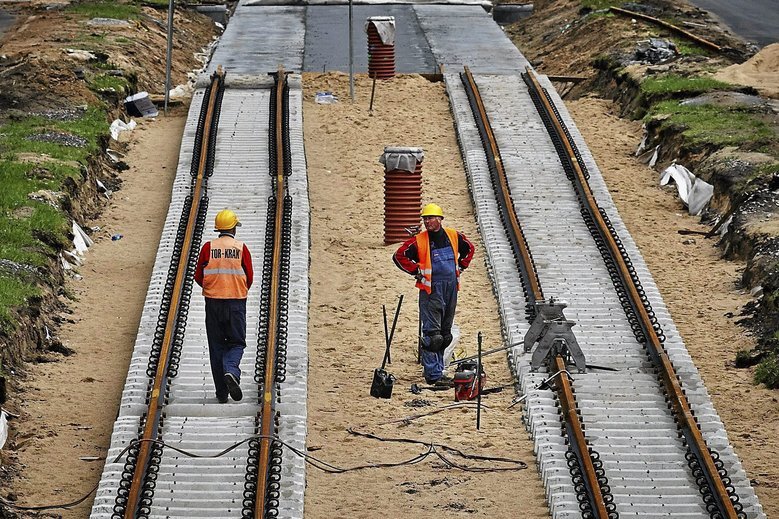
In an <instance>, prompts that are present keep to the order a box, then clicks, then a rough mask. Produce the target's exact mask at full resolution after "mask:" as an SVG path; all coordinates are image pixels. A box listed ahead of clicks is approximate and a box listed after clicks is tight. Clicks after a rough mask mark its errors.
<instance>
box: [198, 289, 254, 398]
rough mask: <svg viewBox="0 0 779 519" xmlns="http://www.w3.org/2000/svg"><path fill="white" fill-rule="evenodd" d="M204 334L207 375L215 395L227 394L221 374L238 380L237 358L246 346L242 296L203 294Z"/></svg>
mask: <svg viewBox="0 0 779 519" xmlns="http://www.w3.org/2000/svg"><path fill="white" fill-rule="evenodd" d="M206 334H207V335H208V354H209V357H210V359H211V375H212V376H213V377H214V386H215V387H216V396H217V398H227V393H228V392H227V385H226V384H225V381H224V377H225V374H226V373H231V374H232V375H233V376H234V377H235V379H236V380H237V381H239V382H240V380H241V358H242V357H243V350H244V348H245V347H246V299H212V298H209V297H207V298H206Z"/></svg>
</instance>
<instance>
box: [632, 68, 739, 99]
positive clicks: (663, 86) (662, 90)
mask: <svg viewBox="0 0 779 519" xmlns="http://www.w3.org/2000/svg"><path fill="white" fill-rule="evenodd" d="M734 88H735V87H734V86H733V85H730V84H728V83H723V82H722V81H717V80H716V79H712V78H706V77H682V76H678V75H675V74H669V75H667V76H658V77H650V78H647V79H645V80H644V81H642V82H641V85H640V89H641V93H642V94H643V95H645V96H647V97H653V98H656V97H666V98H667V97H671V96H675V95H678V94H685V95H693V96H694V95H699V94H704V93H706V92H711V91H712V90H732V89H734Z"/></svg>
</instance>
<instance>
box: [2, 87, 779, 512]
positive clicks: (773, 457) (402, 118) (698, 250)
mask: <svg viewBox="0 0 779 519" xmlns="http://www.w3.org/2000/svg"><path fill="white" fill-rule="evenodd" d="M304 87H305V101H304V118H305V120H304V125H305V137H306V154H307V160H308V168H309V181H310V198H311V208H312V219H311V234H312V236H311V238H312V251H311V306H310V309H309V311H310V325H309V330H310V335H309V341H310V342H309V347H310V365H309V383H310V387H309V395H310V399H309V424H308V429H309V438H308V448H309V451H310V452H311V453H312V454H315V455H317V456H319V457H321V458H323V459H326V460H328V461H330V462H333V463H335V464H337V465H344V466H349V465H355V464H360V463H365V462H385V461H396V460H400V459H405V458H409V457H411V456H413V455H415V454H417V453H419V452H420V449H418V448H409V447H399V446H398V445H396V444H389V443H378V442H375V441H372V440H367V439H362V438H355V437H353V436H351V435H349V434H348V432H347V431H346V429H347V428H348V427H355V428H359V429H360V430H370V431H372V432H374V433H376V434H378V435H380V436H386V437H404V438H417V439H422V440H432V441H437V442H440V443H444V444H448V445H451V446H453V447H457V448H461V449H463V450H465V451H467V452H469V453H475V454H482V455H494V456H505V457H510V458H514V459H517V460H522V461H524V462H526V463H528V465H529V469H526V470H519V471H514V472H500V473H471V472H463V471H458V470H452V469H447V468H445V467H444V466H443V464H442V463H441V462H437V461H435V460H426V461H424V462H422V463H420V464H417V465H412V466H404V467H401V468H397V469H380V470H378V469H375V470H374V469H372V470H368V471H359V472H353V473H347V474H342V475H337V476H333V475H326V474H323V473H321V472H318V471H316V470H314V469H309V472H308V480H307V487H308V488H307V493H306V511H307V513H306V515H307V516H308V517H312V518H319V517H322V518H324V517H360V516H363V517H364V516H376V515H379V514H381V515H384V516H387V517H401V516H405V515H410V514H413V515H414V516H415V517H419V518H427V517H440V516H442V515H446V516H459V515H467V516H469V517H487V516H489V517H517V516H518V515H520V516H521V517H539V518H540V517H547V516H548V511H547V509H546V505H545V503H544V498H543V489H542V486H541V482H540V480H539V478H538V476H537V472H536V470H535V466H534V459H533V456H532V444H531V442H530V441H529V439H528V435H527V433H526V432H525V430H524V428H523V427H522V424H521V422H520V415H519V413H518V412H517V409H516V408H514V410H512V411H507V410H506V406H507V405H508V403H509V402H510V401H511V398H512V396H513V395H512V393H511V391H504V392H502V393H497V394H494V395H490V396H489V397H487V398H485V404H486V405H487V406H489V408H488V409H486V410H485V411H484V414H483V416H482V420H483V421H482V428H481V430H480V431H476V430H475V423H474V422H475V412H474V411H473V409H472V408H469V407H465V408H462V409H456V410H446V411H443V412H441V413H439V414H437V415H434V416H427V417H422V418H419V419H415V420H412V421H411V422H410V424H404V423H391V424H387V422H389V421H392V420H395V419H398V418H401V417H405V416H409V415H412V414H416V413H423V412H425V411H427V410H430V409H434V407H433V406H442V405H445V404H449V403H451V401H452V398H451V393H449V392H447V393H445V394H442V393H432V392H426V393H424V394H422V395H419V396H415V395H412V394H411V393H409V391H408V388H409V386H410V384H411V383H412V382H419V381H420V377H419V372H420V370H419V367H418V366H417V365H416V363H415V360H416V350H415V348H416V339H415V335H416V309H415V305H416V289H414V287H413V283H412V282H411V280H410V278H409V277H408V276H406V275H404V274H403V273H402V272H400V271H399V270H397V269H396V268H395V267H394V265H393V264H392V262H391V259H390V256H391V254H392V252H393V251H394V248H395V247H394V246H384V245H383V244H382V238H383V235H382V221H381V216H380V215H381V207H382V202H383V191H382V189H383V188H382V182H383V166H382V165H381V164H379V163H378V158H379V156H380V155H381V153H382V151H383V147H384V146H389V145H407V146H419V147H422V148H424V149H425V152H426V157H425V161H424V163H423V178H424V183H423V200H424V201H425V202H427V201H436V202H437V203H440V204H441V205H442V206H443V207H444V210H445V211H446V215H447V220H446V222H447V224H449V225H451V226H453V227H456V228H458V229H459V230H461V231H463V232H464V233H465V234H466V235H468V236H469V238H471V239H472V240H473V241H474V243H475V244H476V246H477V248H478V250H477V256H476V258H475V259H474V262H473V263H472V267H471V268H470V269H468V271H466V272H465V274H464V276H463V288H462V292H461V296H460V305H459V309H458V317H457V323H458V324H459V326H460V327H461V329H462V340H461V342H462V344H463V345H464V346H465V347H466V348H467V350H468V351H469V352H473V351H474V350H475V345H476V335H477V333H478V332H481V333H482V334H483V337H484V344H485V347H493V346H496V345H498V344H499V343H500V341H501V333H500V325H499V320H498V317H497V306H496V303H495V299H494V297H493V294H492V289H491V286H490V283H489V280H488V277H487V271H486V266H485V264H484V254H483V247H482V244H481V241H480V236H479V234H478V232H477V227H476V223H475V219H474V213H473V208H472V206H471V203H470V198H469V195H468V192H467V187H466V184H465V176H464V171H463V166H462V163H461V161H460V154H459V149H458V147H457V142H456V140H455V137H454V133H453V128H452V121H451V117H450V114H449V108H448V104H447V99H446V96H445V93H444V88H443V85H442V84H441V83H430V82H428V81H427V80H425V79H422V78H420V77H416V76H403V77H399V78H397V79H395V80H392V81H388V82H382V83H381V84H380V85H379V87H378V88H377V95H376V107H375V110H374V113H373V115H372V116H371V115H369V114H368V113H367V105H368V99H369V95H370V83H369V82H368V80H367V78H359V79H358V81H357V96H358V99H357V103H356V104H355V105H352V104H351V103H349V102H348V83H347V82H346V79H345V77H344V76H336V75H329V74H328V75H311V76H306V77H305V78H304ZM320 90H330V91H333V92H335V93H336V94H337V95H338V96H339V97H340V99H341V102H339V103H337V104H334V105H317V104H315V103H314V101H313V93H314V92H316V91H320ZM569 109H570V110H571V111H572V113H573V115H574V118H575V119H576V120H577V123H578V125H579V128H580V130H581V131H582V133H583V134H584V136H585V138H586V139H587V142H588V143H589V146H590V148H591V150H592V151H593V154H594V156H595V158H596V160H597V162H598V164H599V166H600V168H601V170H602V172H603V173H604V176H605V177H606V180H607V182H608V184H609V186H610V188H611V190H612V196H613V198H614V199H615V202H616V203H617V206H618V208H619V211H620V214H621V215H622V218H623V219H624V220H625V222H626V224H627V226H628V228H629V229H630V231H631V234H632V235H633V237H634V239H635V240H636V242H637V243H638V245H639V247H640V248H641V251H642V253H643V255H644V258H645V259H646V261H647V263H648V264H649V267H650V269H651V271H652V273H653V276H654V277H655V280H656V281H657V284H658V286H659V287H660V290H661V292H662V293H663V296H664V298H665V301H666V304H667V305H668V306H669V309H670V311H671V313H672V315H673V317H674V319H675V321H676V324H677V326H678V328H679V330H680V332H681V334H682V336H683V338H684V339H685V341H686V343H687V345H688V348H689V349H690V352H691V354H692V356H693V359H694V360H695V362H696V364H697V365H698V367H699V369H700V370H701V373H702V375H703V378H704V380H705V382H706V384H707V387H708V388H709V392H710V393H711V395H712V398H713V400H714V404H715V406H716V408H717V410H718V411H719V413H720V415H721V417H722V419H723V421H724V422H725V425H726V426H727V428H728V431H729V436H730V440H731V442H732V443H733V445H734V446H735V448H736V451H737V452H738V454H739V455H740V456H741V458H742V460H743V462H744V466H745V468H746V470H747V471H748V475H749V476H750V478H752V479H753V481H754V483H755V484H756V487H755V488H756V491H757V493H758V496H759V497H760V500H761V503H762V504H763V506H764V509H765V511H766V513H767V514H768V516H769V517H772V516H773V515H775V514H776V513H777V512H779V488H778V487H779V477H778V476H779V469H777V468H776V466H777V465H778V464H777V457H778V456H779V449H778V448H777V445H776V442H777V440H776V436H777V435H776V432H777V417H778V416H779V413H778V412H777V411H779V404H777V400H776V397H775V393H774V392H771V391H767V390H765V389H764V388H762V387H756V386H753V385H752V384H751V382H750V381H751V373H750V372H749V371H748V370H736V369H734V368H733V367H732V365H731V360H732V359H733V357H734V354H735V351H737V350H738V349H741V348H748V347H749V346H750V345H751V342H750V341H751V339H750V338H749V337H748V336H747V335H746V334H745V332H744V330H743V329H741V328H739V327H738V326H737V325H736V324H735V320H736V319H737V317H730V316H731V315H735V316H737V315H738V312H739V309H740V308H741V306H742V305H743V304H744V303H745V302H747V300H748V295H747V294H744V293H743V292H742V291H741V290H739V289H738V279H739V271H740V269H741V268H743V266H742V265H740V264H738V263H734V262H725V261H722V260H720V259H719V251H718V249H717V248H716V247H715V245H714V243H713V242H712V241H711V240H704V239H702V238H701V237H694V238H693V239H692V241H691V238H690V237H689V236H680V235H678V234H677V232H676V231H677V230H678V229H680V228H692V229H696V228H697V229H702V230H703V228H702V227H701V226H699V225H698V224H697V221H696V219H694V218H692V217H689V216H688V215H687V214H686V212H685V210H684V208H683V207H682V206H681V204H680V203H679V202H678V201H677V200H676V197H675V194H674V193H673V192H668V191H665V190H663V189H661V188H659V187H658V186H657V173H656V172H654V171H652V170H649V169H648V168H647V167H646V166H644V165H643V164H641V163H639V162H637V161H636V160H635V159H634V158H633V156H632V152H633V150H634V149H635V146H636V145H637V143H638V141H639V140H640V128H639V127H638V125H637V124H636V123H632V122H625V121H623V120H620V119H619V118H618V117H616V116H615V115H614V114H613V113H612V107H611V104H610V103H608V102H606V101H604V100H601V99H595V98H585V99H581V100H578V101H575V102H572V103H570V104H569ZM183 126H184V119H183V117H182V116H181V114H177V115H175V116H172V117H168V118H160V119H158V120H156V121H143V123H142V124H141V126H140V128H139V129H138V130H136V131H135V132H133V133H132V134H131V135H130V136H128V138H129V139H130V140H131V150H130V152H129V153H128V157H127V161H128V163H129V164H130V165H131V169H130V170H128V171H126V172H124V173H123V177H124V179H125V184H124V188H123V189H122V190H121V191H119V192H117V193H115V194H114V197H113V199H112V201H111V203H110V206H109V208H108V210H107V211H106V213H105V214H104V215H103V217H102V218H101V219H100V220H99V221H97V222H92V223H91V225H99V226H101V227H102V230H101V231H100V233H99V239H98V240H97V243H96V244H95V246H94V247H93V248H92V249H91V250H90V251H89V253H88V256H87V263H86V265H85V266H84V267H82V269H81V274H82V275H83V279H82V280H81V281H73V282H71V283H70V285H69V288H70V290H71V291H72V292H74V293H75V294H76V295H77V297H78V301H77V302H76V303H73V304H72V305H71V307H72V310H73V312H72V314H70V315H69V316H68V317H70V318H72V319H73V321H74V322H73V323H70V324H68V325H66V326H65V327H64V328H63V329H62V330H60V332H59V333H60V337H61V339H62V340H63V341H64V342H65V344H67V345H68V346H70V347H71V348H73V349H74V350H76V352H77V353H76V355H74V356H71V357H69V358H66V359H63V360H62V361H61V362H58V363H51V364H36V365H30V366H29V367H28V371H29V382H28V384H27V394H26V395H25V400H26V402H25V404H24V407H23V408H22V411H23V416H22V419H21V420H19V421H17V422H16V425H15V427H16V430H17V431H18V432H17V436H16V439H15V442H16V444H17V446H18V447H19V451H20V452H19V461H20V462H21V464H22V469H21V474H20V477H19V478H17V479H16V480H15V482H14V485H13V488H12V489H11V491H12V492H13V493H15V494H16V495H17V496H18V498H19V502H20V503H23V504H30V505H32V504H45V503H51V502H61V501H69V500H71V499H73V498H75V497H76V496H78V495H80V494H83V493H86V492H88V491H89V489H90V488H92V486H94V484H95V483H96V482H97V480H98V478H99V475H100V471H101V469H102V460H98V461H91V462H90V461H82V460H81V459H80V458H81V457H84V456H97V457H102V456H104V455H105V452H106V449H107V446H108V443H109V439H110V432H111V427H112V424H113V419H114V417H115V415H116V409H117V405H118V402H119V396H120V392H121V389H122V385H123V383H124V377H125V373H126V367H127V362H128V360H129V357H130V352H131V350H132V347H133V342H134V339H135V333H136V330H137V326H138V321H139V318H140V314H141V309H142V305H143V301H144V296H145V293H146V288H147V283H148V279H149V275H150V272H151V267H152V263H153V261H154V256H155V253H156V246H157V243H158V240H159V232H160V229H161V228H162V223H163V221H164V218H165V214H166V211H167V203H168V201H169V198H170V184H171V180H172V177H173V175H174V173H175V169H176V163H177V160H178V151H179V143H180V139H181V132H182V131H183ZM150 186H154V188H153V189H150ZM116 233H121V234H123V235H124V237H123V239H122V240H119V241H111V240H110V236H111V235H112V234H116ZM400 294H403V295H404V304H403V309H402V311H401V316H400V319H399V324H398V329H397V332H396V336H395V340H394V342H393V344H394V351H393V358H392V360H393V363H392V365H391V366H390V367H389V371H391V372H392V373H393V374H395V375H396V376H397V378H398V381H397V382H396V384H395V393H394V395H393V398H392V400H389V401H384V400H376V399H372V398H370V397H369V396H368V388H369V386H370V381H371V376H372V371H373V369H374V368H375V367H377V366H378V364H379V363H380V360H381V355H382V348H383V325H382V318H381V315H382V314H381V305H386V307H387V309H388V312H389V313H390V314H391V313H392V310H393V309H394V307H395V304H396V302H397V298H398V296H399V295H400ZM487 372H488V377H489V383H488V385H489V386H494V385H495V386H497V385H501V384H504V383H507V382H509V380H510V374H509V371H508V369H507V367H506V361H505V358H504V357H501V356H499V355H496V356H493V357H492V358H491V359H490V361H489V364H488V365H487ZM415 398H421V399H425V400H428V401H430V402H431V403H432V404H433V406H430V407H423V408H412V407H407V406H406V405H405V404H410V403H411V401H412V400H413V399H415ZM90 503H91V499H89V500H87V502H86V503H85V504H83V505H81V506H79V507H77V508H76V509H75V510H73V511H66V512H64V513H62V517H69V518H83V517H87V516H88V512H89V504H90Z"/></svg>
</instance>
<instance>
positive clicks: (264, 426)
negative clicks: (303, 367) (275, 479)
mask: <svg viewBox="0 0 779 519" xmlns="http://www.w3.org/2000/svg"><path fill="white" fill-rule="evenodd" d="M284 83H285V79H284V70H283V69H281V68H279V71H278V77H277V81H276V86H275V92H274V98H275V103H276V121H275V129H274V131H275V139H276V223H275V226H274V229H275V235H274V237H273V266H272V270H271V271H272V274H271V289H270V309H269V310H270V314H269V317H268V342H267V344H266V350H265V352H266V353H265V374H264V377H263V382H262V384H263V385H262V388H261V389H262V402H261V404H262V411H261V413H262V414H261V423H260V436H261V437H260V456H259V460H258V463H259V465H260V466H259V470H258V472H257V491H256V492H257V494H256V496H255V500H254V517H255V518H257V519H264V518H265V513H266V509H265V508H266V507H265V492H266V489H267V487H268V478H269V468H270V451H271V444H272V442H273V440H272V436H273V414H274V391H275V385H276V341H277V334H276V332H277V323H278V319H279V312H278V307H279V280H280V277H281V276H280V275H279V272H280V270H281V259H280V258H281V239H282V234H283V229H282V220H283V217H284V190H285V189H286V187H285V183H284V131H285V128H284V113H283V112H284V106H285V104H284Z"/></svg>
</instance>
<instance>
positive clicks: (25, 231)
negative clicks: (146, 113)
mask: <svg viewBox="0 0 779 519" xmlns="http://www.w3.org/2000/svg"><path fill="white" fill-rule="evenodd" d="M106 133H108V123H107V122H106V117H105V114H104V112H103V111H101V110H100V109H98V108H96V107H89V108H87V109H86V110H85V111H84V112H83V114H82V115H81V116H80V117H79V118H77V119H75V120H50V119H48V118H46V117H41V116H28V117H25V118H21V119H16V120H10V121H8V122H6V123H5V124H3V125H1V126H0V186H2V188H0V259H5V260H10V261H13V262H15V263H18V264H20V265H22V266H33V267H45V266H46V265H48V263H49V261H51V258H52V257H53V256H54V255H55V254H56V253H57V252H59V251H60V250H61V249H63V248H65V247H67V246H68V243H69V242H68V232H69V230H70V220H69V217H68V215H67V214H65V213H64V212H63V211H61V210H60V208H59V204H60V202H61V200H62V197H63V196H66V195H64V193H62V191H63V186H64V183H65V180H66V179H68V178H78V177H79V176H80V175H81V166H80V165H85V164H86V163H87V158H88V157H89V156H90V155H92V154H95V153H97V152H98V151H99V141H100V138H101V137H102V136H104V135H105V134H106ZM30 195H33V196H32V197H31V196H30ZM35 277H36V276H35V275H34V274H33V275H32V277H31V278H29V279H27V276H21V277H19V276H13V275H11V274H9V273H7V272H0V328H2V329H3V330H7V329H9V327H12V326H13V322H12V319H13V312H12V310H11V309H12V308H14V307H18V306H21V305H23V304H25V301H26V300H27V299H28V298H29V297H30V296H33V295H36V294H37V293H38V289H37V288H36V285H35Z"/></svg>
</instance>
